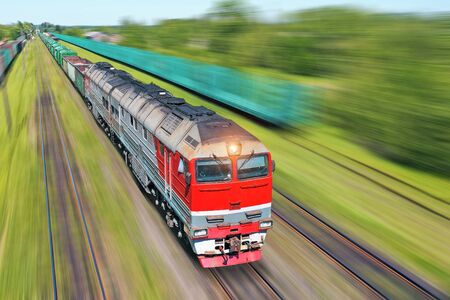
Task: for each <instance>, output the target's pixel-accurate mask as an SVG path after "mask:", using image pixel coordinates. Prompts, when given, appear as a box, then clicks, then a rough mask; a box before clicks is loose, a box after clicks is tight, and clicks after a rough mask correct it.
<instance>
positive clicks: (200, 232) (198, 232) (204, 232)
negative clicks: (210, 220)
mask: <svg viewBox="0 0 450 300" xmlns="http://www.w3.org/2000/svg"><path fill="white" fill-rule="evenodd" d="M207 234H208V231H207V230H206V229H199V230H194V237H200V236H205V235H207Z"/></svg>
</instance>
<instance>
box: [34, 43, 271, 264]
mask: <svg viewBox="0 0 450 300" xmlns="http://www.w3.org/2000/svg"><path fill="white" fill-rule="evenodd" d="M40 36H41V39H42V40H43V41H44V43H45V45H46V46H47V47H48V49H49V51H50V53H52V55H53V57H55V59H56V61H57V62H58V64H59V65H60V66H61V67H62V68H63V70H64V72H65V73H66V74H67V76H68V77H69V79H70V80H71V81H72V83H73V84H74V86H75V87H76V88H77V89H78V91H79V92H80V94H81V95H82V97H83V98H84V100H85V102H86V104H87V106H88V108H89V109H90V110H91V112H92V114H93V116H94V117H95V119H96V120H97V122H98V123H99V124H100V125H101V126H102V127H103V129H104V131H105V132H106V133H107V135H108V136H109V137H110V139H111V141H112V142H113V143H114V144H115V145H116V146H117V148H118V149H120V151H121V154H123V157H124V159H125V161H126V163H127V164H128V166H129V167H130V169H131V170H132V172H133V174H134V175H135V177H136V178H137V181H138V182H139V183H140V184H141V185H142V187H143V189H144V190H145V192H146V193H148V194H149V195H150V198H151V199H153V201H154V202H155V204H156V205H157V206H158V207H159V208H160V210H161V211H162V213H163V217H164V218H165V221H166V222H167V225H168V226H169V227H170V228H172V229H173V230H174V231H175V233H176V235H177V236H178V237H179V238H182V239H184V240H185V241H188V243H189V244H190V246H191V247H192V250H193V252H194V253H195V254H196V255H197V257H198V259H199V261H200V264H201V266H202V267H204V268H211V267H221V266H230V265H236V264H242V263H247V262H253V261H256V260H259V259H260V258H261V251H262V247H263V245H264V241H265V238H266V233H267V231H268V229H270V228H271V227H272V219H271V201H272V172H273V171H274V168H275V164H274V162H273V161H272V159H271V155H270V152H269V151H268V149H267V148H266V147H265V146H264V145H263V144H262V143H261V142H260V141H259V140H258V139H257V138H255V137H254V136H253V135H252V134H250V133H249V132H248V131H246V130H244V129H243V128H241V127H240V126H239V125H237V124H236V123H234V122H233V121H231V120H228V119H225V118H223V117H222V116H220V115H218V114H216V113H215V112H213V111H211V110H209V109H207V108H205V107H203V106H192V105H190V104H188V103H186V102H185V100H184V99H181V98H177V97H174V96H173V95H172V94H171V93H170V92H169V91H167V90H165V89H163V88H161V87H159V86H157V85H155V84H153V83H150V84H144V83H142V82H139V81H137V80H136V79H135V78H133V77H132V76H131V75H130V74H129V73H127V72H124V71H121V70H117V69H115V68H114V67H112V65H110V64H109V63H105V62H99V63H91V62H89V61H88V60H85V59H83V58H80V57H78V56H75V55H76V54H75V53H71V54H75V55H68V53H69V52H68V51H65V50H63V49H64V48H63V47H62V46H61V45H60V44H59V43H58V42H56V41H54V40H53V39H51V38H48V37H46V36H44V35H40Z"/></svg>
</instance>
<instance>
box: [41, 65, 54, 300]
mask: <svg viewBox="0 0 450 300" xmlns="http://www.w3.org/2000/svg"><path fill="white" fill-rule="evenodd" d="M36 85H37V101H38V109H39V131H40V135H41V154H42V165H43V169H44V186H45V204H46V210H47V231H48V237H49V249H50V262H51V268H52V286H53V299H55V300H56V299H58V287H57V284H56V272H55V254H54V246H53V232H52V219H51V214H50V201H49V193H48V180H47V161H46V159H45V142H44V129H43V125H42V115H43V113H42V104H41V91H40V85H41V74H40V72H39V71H38V68H37V64H36Z"/></svg>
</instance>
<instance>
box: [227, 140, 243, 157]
mask: <svg viewBox="0 0 450 300" xmlns="http://www.w3.org/2000/svg"><path fill="white" fill-rule="evenodd" d="M227 150H228V155H229V156H234V155H241V150H242V145H241V144H240V143H231V144H228V146H227Z"/></svg>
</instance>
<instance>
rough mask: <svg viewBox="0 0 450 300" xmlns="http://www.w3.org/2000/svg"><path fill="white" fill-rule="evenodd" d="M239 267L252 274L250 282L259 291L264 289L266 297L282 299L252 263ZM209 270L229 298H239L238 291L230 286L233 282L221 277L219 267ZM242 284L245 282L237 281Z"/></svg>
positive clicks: (240, 285)
mask: <svg viewBox="0 0 450 300" xmlns="http://www.w3.org/2000/svg"><path fill="white" fill-rule="evenodd" d="M225 268H226V267H225ZM240 268H245V269H241V270H240V271H241V272H242V271H244V270H245V272H244V273H246V272H248V273H251V274H253V276H251V281H252V283H254V284H255V285H256V286H258V289H259V290H260V291H264V292H263V294H264V297H265V298H266V299H284V297H283V296H282V294H281V293H280V292H279V291H278V290H277V289H276V288H275V287H274V286H273V285H272V284H271V283H270V282H269V281H268V280H267V279H266V278H264V276H263V275H262V274H261V273H260V272H259V271H258V270H257V269H256V268H255V267H254V266H253V265H252V264H248V265H245V266H244V265H243V266H240ZM209 270H210V272H211V274H212V275H213V277H214V278H215V279H216V281H217V282H218V283H219V285H220V286H221V287H222V289H223V290H224V292H225V294H226V295H227V296H228V297H229V298H230V299H240V296H239V294H238V293H239V291H237V292H236V291H234V288H233V287H232V285H233V284H234V283H233V284H231V285H230V284H229V283H228V282H227V280H225V279H224V278H222V276H221V275H220V272H221V271H220V268H218V269H217V268H212V269H209ZM228 271H230V270H228ZM242 286H245V282H239V287H242Z"/></svg>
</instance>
